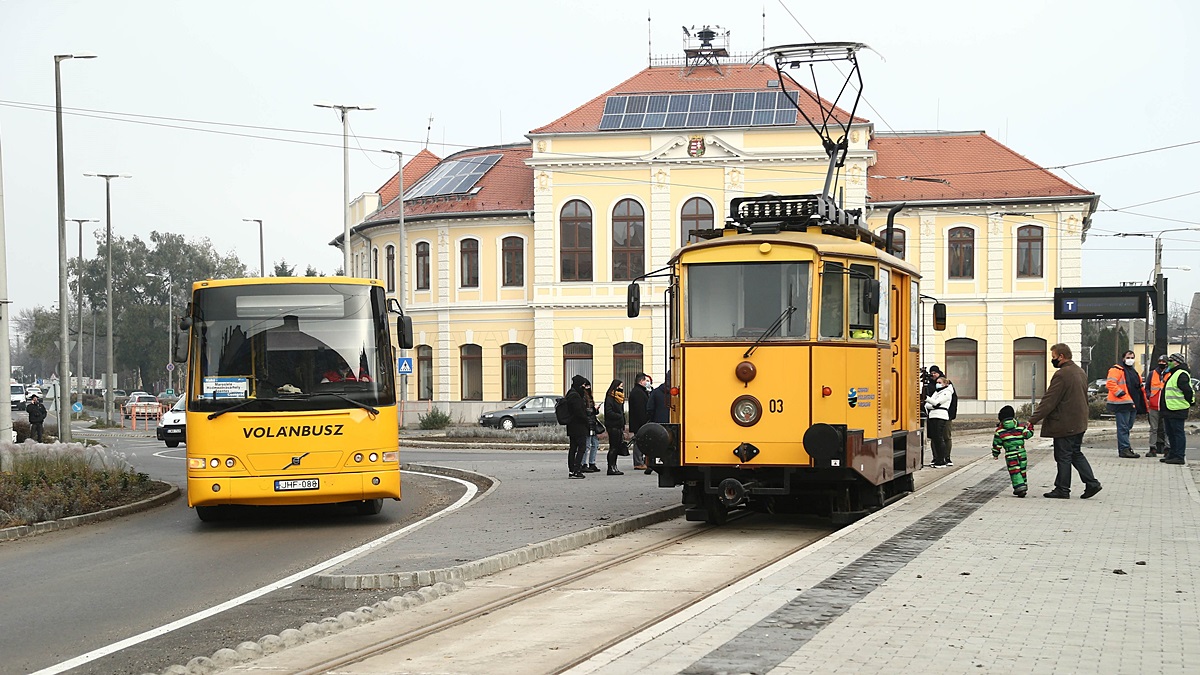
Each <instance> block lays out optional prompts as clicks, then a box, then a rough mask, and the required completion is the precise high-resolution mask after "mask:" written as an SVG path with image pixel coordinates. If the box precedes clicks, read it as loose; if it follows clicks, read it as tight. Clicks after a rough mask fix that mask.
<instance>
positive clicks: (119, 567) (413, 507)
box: [0, 438, 464, 673]
mask: <svg viewBox="0 0 1200 675" xmlns="http://www.w3.org/2000/svg"><path fill="white" fill-rule="evenodd" d="M103 440H104V441H105V443H106V444H108V445H110V447H112V448H113V449H114V450H115V451H117V452H121V453H124V454H125V456H126V459H127V460H128V461H129V462H130V463H131V464H133V465H134V466H135V467H136V468H137V469H138V470H139V471H143V472H145V473H148V474H150V475H151V476H152V477H153V478H156V479H159V480H164V481H167V482H171V483H174V484H176V485H179V486H180V488H181V489H182V488H183V487H184V480H183V478H184V466H183V460H182V457H183V448H176V449H173V450H168V449H167V448H166V447H165V445H164V444H162V443H161V442H159V441H155V440H153V439H134V438H105V439H103ZM463 492H464V488H463V487H462V486H460V485H458V484H456V483H452V482H448V481H443V480H439V479H434V478H425V477H420V476H406V477H405V478H404V492H403V494H404V499H403V501H400V502H395V501H389V502H385V503H384V508H383V512H382V513H381V514H379V515H378V516H374V517H360V516H355V515H353V514H351V512H350V511H349V510H348V509H337V508H333V507H304V508H292V509H262V510H259V511H258V512H256V513H252V514H246V517H244V518H241V519H239V520H238V521H237V522H234V523H220V524H215V525H214V524H205V523H201V522H200V520H199V519H198V518H197V517H196V515H195V513H194V512H193V511H192V510H191V509H189V508H188V507H187V502H186V499H179V500H176V501H174V502H172V503H170V504H168V505H166V506H163V507H160V508H157V509H154V510H151V511H148V512H144V513H140V514H135V515H132V516H128V517H123V518H118V519H115V520H110V521H106V522H103V523H98V524H94V525H88V526H85V527H80V528H76V529H72V530H66V531H62V532H55V533H50V534H45V535H39V536H34V537H27V538H24V539H19V540H16V541H13V542H8V543H4V544H2V545H0V578H3V580H4V584H3V586H4V589H5V590H4V592H3V593H0V654H3V655H4V658H3V659H0V672H3V673H28V672H32V671H36V670H39V669H43V668H47V667H51V666H54V665H55V664H58V663H61V662H63V661H66V660H68V659H72V658H74V657H77V656H79V655H81V654H85V653H87V652H89V651H91V650H94V649H97V648H101V647H104V646H107V645H110V644H112V643H114V642H117V641H120V640H123V639H125V638H128V637H131V636H133V635H136V634H139V633H142V632H144V631H147V630H151V629H154V628H156V627H159V626H162V625H164V624H167V623H170V622H172V621H175V620H178V619H180V618H182V617H186V616H188V615H191V614H193V613H195V612H198V611H201V610H204V609H207V608H209V607H212V606H214V605H217V604H219V603H222V602H224V601H226V600H229V599H231V598H234V597H237V596H239V595H242V594H244V593H247V592H249V591H253V590H255V589H258V588H261V587H263V586H266V585H268V584H270V583H272V582H275V581H277V580H279V579H282V578H284V577H287V576H289V575H290V574H293V573H296V572H298V571H301V570H304V569H306V568H308V567H311V566H313V565H315V564H317V563H320V562H322V561H325V560H328V559H329V558H332V557H334V556H336V555H338V554H340V553H342V552H344V551H347V550H349V549H352V548H354V547H356V546H359V545H361V544H364V543H366V542H368V541H372V540H374V539H376V538H378V537H380V536H383V535H384V534H387V533H388V532H391V531H394V530H396V529H399V528H401V527H403V526H405V525H407V524H409V523H411V522H414V521H416V520H418V519H420V518H422V517H424V516H427V515H429V514H431V513H434V512H436V511H437V510H439V509H441V508H443V507H445V506H446V505H448V504H450V503H453V501H454V500H456V499H458V497H459V496H461V495H462V494H463ZM392 595H394V593H391V592H386V591H377V592H359V593H356V592H347V591H320V590H319V589H315V588H311V587H308V586H307V585H305V584H304V583H303V582H300V583H298V584H295V585H293V586H290V587H286V588H283V589H281V590H279V591H276V592H273V593H270V594H268V595H265V596H262V597H260V598H258V599H256V600H254V601H251V602H250V603H247V604H245V605H241V606H239V607H236V608H234V609H231V610H228V611H226V612H223V613H221V614H219V615H217V616H215V617H212V618H209V619H205V620H203V621H200V622H198V623H195V624H192V625H190V626H187V627H184V628H182V629H179V630H177V631H174V632H171V633H168V634H166V635H163V636H161V637H157V638H154V639H151V640H149V641H147V642H143V643H141V644H139V645H135V646H132V647H129V648H126V649H124V650H121V651H120V652H117V653H115V654H112V655H109V656H106V657H104V658H101V659H99V660H96V661H93V662H90V663H88V664H86V665H84V666H82V667H79V668H77V669H75V670H72V671H71V672H73V673H145V672H161V671H162V670H163V669H165V668H166V667H167V666H170V665H171V664H175V663H187V661H188V660H190V659H191V658H193V657H195V656H199V655H210V654H211V653H212V652H213V651H215V649H218V648H220V647H224V646H231V645H236V644H238V643H239V642H242V641H246V640H257V639H258V638H260V637H262V636H263V635H266V634H270V633H275V634H278V633H279V632H280V631H282V630H284V629H285V628H296V627H298V626H300V625H301V624H302V623H304V622H305V621H314V620H320V619H321V618H323V617H326V616H336V615H337V614H338V613H340V612H343V611H347V610H354V609H356V608H358V607H361V606H363V605H370V604H371V603H373V602H375V601H376V600H379V599H383V598H388V597H391V596H392Z"/></svg>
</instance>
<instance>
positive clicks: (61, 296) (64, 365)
mask: <svg viewBox="0 0 1200 675" xmlns="http://www.w3.org/2000/svg"><path fill="white" fill-rule="evenodd" d="M94 58H96V55H95V54H91V53H88V52H79V53H77V54H55V55H54V130H55V141H56V144H55V145H56V146H57V151H58V318H59V330H58V343H59V344H58V371H59V376H58V440H60V441H62V442H63V443H70V442H71V345H70V344H68V339H69V338H70V334H69V333H70V322H69V320H68V317H67V189H66V178H65V175H64V173H63V171H64V170H63V121H62V74H61V70H62V69H61V67H60V65H59V64H61V63H62V62H63V61H66V60H67V59H94ZM64 381H65V382H66V383H67V392H66V395H65V396H64V395H63V390H62V388H63V387H62V385H63V382H64Z"/></svg>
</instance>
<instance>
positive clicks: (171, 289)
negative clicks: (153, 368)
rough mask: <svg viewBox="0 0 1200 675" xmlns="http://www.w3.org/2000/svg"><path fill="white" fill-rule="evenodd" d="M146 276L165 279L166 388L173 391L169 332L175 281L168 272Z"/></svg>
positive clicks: (170, 336)
mask: <svg viewBox="0 0 1200 675" xmlns="http://www.w3.org/2000/svg"><path fill="white" fill-rule="evenodd" d="M146 276H148V277H157V278H159V279H166V280H167V366H166V367H167V389H170V390H172V391H174V390H175V382H174V381H173V380H174V377H173V376H174V375H175V370H174V369H175V365H174V364H175V362H174V361H173V360H172V359H171V351H172V350H171V346H172V342H173V340H172V339H171V338H172V337H173V336H174V334H173V333H172V332H171V298H173V297H174V296H175V281H174V280H173V279H172V278H171V273H170V272H167V273H166V274H155V273H153V272H147V273H146Z"/></svg>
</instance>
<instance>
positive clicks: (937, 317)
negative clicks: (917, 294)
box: [933, 302, 946, 330]
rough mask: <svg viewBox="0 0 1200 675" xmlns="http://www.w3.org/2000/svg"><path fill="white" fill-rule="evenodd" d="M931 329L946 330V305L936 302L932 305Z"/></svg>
mask: <svg viewBox="0 0 1200 675" xmlns="http://www.w3.org/2000/svg"><path fill="white" fill-rule="evenodd" d="M933 329H934V330H946V305H945V303H941V302H939V303H937V304H935V305H934V306H933Z"/></svg>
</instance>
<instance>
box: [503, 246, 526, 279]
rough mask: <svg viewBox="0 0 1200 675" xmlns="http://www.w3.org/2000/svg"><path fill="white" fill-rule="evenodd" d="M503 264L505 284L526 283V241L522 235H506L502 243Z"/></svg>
mask: <svg viewBox="0 0 1200 675" xmlns="http://www.w3.org/2000/svg"><path fill="white" fill-rule="evenodd" d="M500 257H501V258H502V260H501V265H502V266H503V268H504V279H503V282H502V283H503V284H504V285H505V286H524V285H525V241H524V240H523V239H521V238H520V237H505V238H504V241H503V242H501V244H500Z"/></svg>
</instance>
